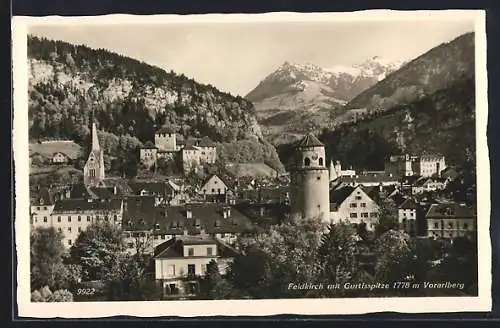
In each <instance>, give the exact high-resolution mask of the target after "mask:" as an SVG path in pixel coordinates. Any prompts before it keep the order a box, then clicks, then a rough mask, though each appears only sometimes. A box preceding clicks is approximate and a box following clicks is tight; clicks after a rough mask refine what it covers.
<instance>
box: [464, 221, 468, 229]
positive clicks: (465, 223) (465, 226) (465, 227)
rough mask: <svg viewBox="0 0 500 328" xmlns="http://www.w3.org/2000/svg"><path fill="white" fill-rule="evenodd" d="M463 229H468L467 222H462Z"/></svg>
mask: <svg viewBox="0 0 500 328" xmlns="http://www.w3.org/2000/svg"><path fill="white" fill-rule="evenodd" d="M464 229H466V230H467V229H469V224H468V223H467V222H464Z"/></svg>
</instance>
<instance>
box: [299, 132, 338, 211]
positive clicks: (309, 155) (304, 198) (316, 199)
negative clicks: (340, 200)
mask: <svg viewBox="0 0 500 328" xmlns="http://www.w3.org/2000/svg"><path fill="white" fill-rule="evenodd" d="M325 162H326V160H325V147H324V145H323V144H322V143H321V142H320V141H319V140H318V139H317V138H316V137H315V136H314V135H313V134H312V133H309V134H308V135H306V136H305V137H304V138H303V139H302V140H300V141H299V142H298V143H297V144H296V153H295V163H294V167H293V169H292V170H291V185H290V196H291V197H290V203H291V204H290V205H291V213H290V214H291V216H292V217H302V218H307V219H312V218H318V219H320V220H329V215H330V199H329V172H328V168H327V167H326V165H325Z"/></svg>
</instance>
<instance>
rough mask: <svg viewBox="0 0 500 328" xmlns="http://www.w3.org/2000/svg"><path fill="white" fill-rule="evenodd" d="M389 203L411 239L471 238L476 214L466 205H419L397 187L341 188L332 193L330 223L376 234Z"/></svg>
mask: <svg viewBox="0 0 500 328" xmlns="http://www.w3.org/2000/svg"><path fill="white" fill-rule="evenodd" d="M387 199H389V200H390V201H391V202H392V203H393V204H394V205H395V207H396V208H397V220H398V222H397V223H398V225H399V228H400V229H401V230H403V231H405V232H407V233H408V234H409V235H410V236H425V237H430V238H446V239H453V238H456V237H470V236H472V235H473V234H474V233H475V231H476V229H477V227H476V214H475V213H474V210H473V209H471V208H470V207H468V206H466V205H465V204H461V203H456V202H452V201H437V200H435V199H434V200H427V201H419V200H417V198H416V197H414V196H411V195H410V196H404V194H402V193H401V190H400V189H399V188H397V187H396V186H389V187H373V186H368V187H366V186H362V185H358V186H356V187H352V186H350V185H347V186H340V187H337V188H334V189H332V190H331V191H330V220H331V221H332V222H338V221H341V220H342V221H348V222H351V223H353V224H364V225H365V227H366V229H367V230H368V231H373V230H374V228H375V226H376V224H377V223H378V220H379V215H380V204H381V202H383V201H385V200H387Z"/></svg>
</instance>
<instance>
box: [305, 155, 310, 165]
mask: <svg viewBox="0 0 500 328" xmlns="http://www.w3.org/2000/svg"><path fill="white" fill-rule="evenodd" d="M309 165H311V160H310V159H309V157H306V158H305V159H304V166H309Z"/></svg>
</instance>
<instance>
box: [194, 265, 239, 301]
mask: <svg viewBox="0 0 500 328" xmlns="http://www.w3.org/2000/svg"><path fill="white" fill-rule="evenodd" d="M200 289H201V295H202V297H204V298H208V299H213V300H217V299H226V298H228V296H229V295H231V293H232V285H231V284H230V283H229V282H228V280H226V279H224V278H223V277H222V276H221V274H220V271H219V266H218V264H217V262H216V261H215V260H212V261H210V262H209V263H208V264H207V271H206V273H205V277H203V278H202V279H201V281H200Z"/></svg>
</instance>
